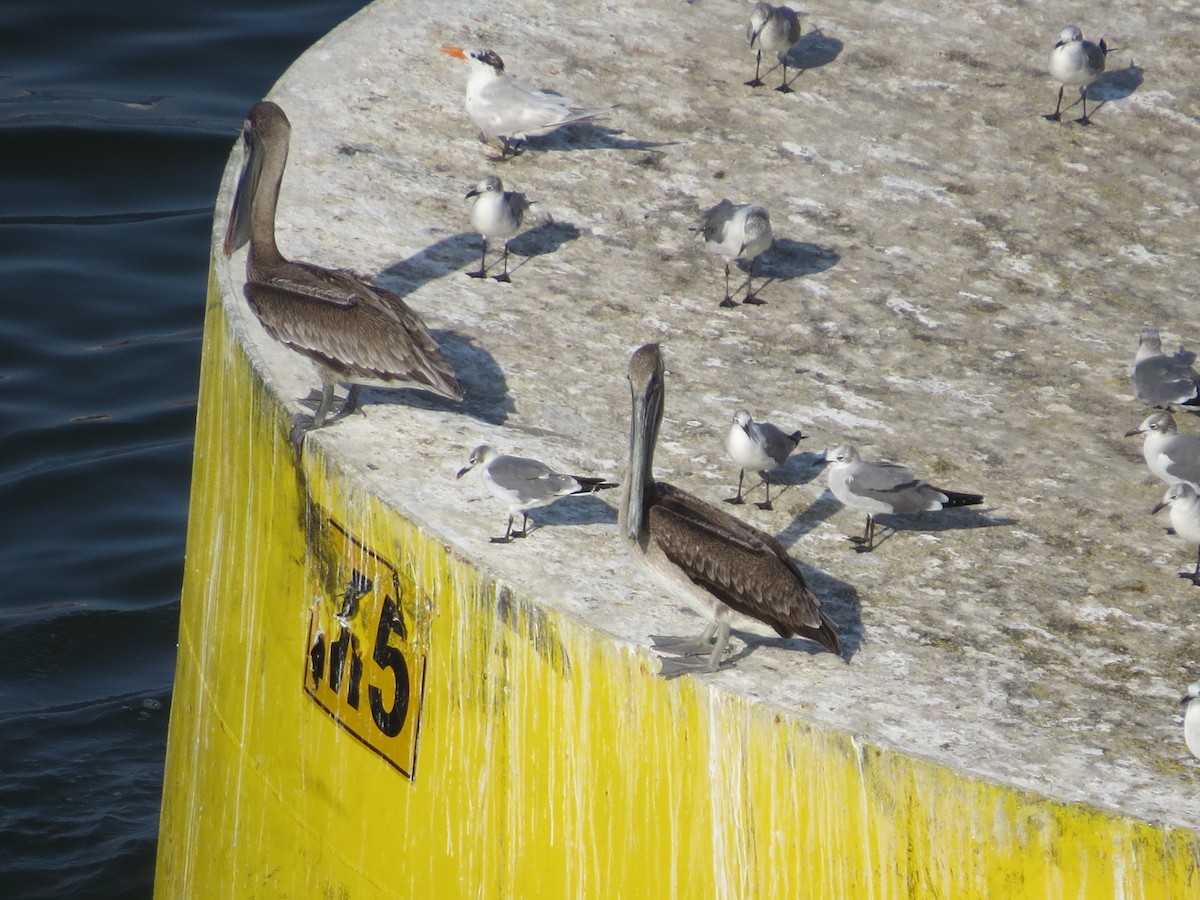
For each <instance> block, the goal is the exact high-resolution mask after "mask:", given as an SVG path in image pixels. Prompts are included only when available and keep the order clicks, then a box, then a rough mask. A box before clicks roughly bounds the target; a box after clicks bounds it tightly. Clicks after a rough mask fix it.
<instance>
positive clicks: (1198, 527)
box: [1150, 481, 1200, 586]
mask: <svg viewBox="0 0 1200 900" xmlns="http://www.w3.org/2000/svg"><path fill="white" fill-rule="evenodd" d="M1168 508H1169V509H1170V510H1171V513H1170V516H1171V527H1172V528H1174V529H1175V533H1176V534H1177V535H1179V537H1181V538H1182V539H1183V540H1185V541H1187V542H1188V543H1189V544H1191V545H1193V546H1195V547H1196V568H1195V570H1194V571H1192V572H1180V573H1179V577H1180V578H1187V579H1188V580H1189V581H1191V582H1192V584H1194V585H1198V586H1200V497H1197V496H1196V489H1195V488H1194V487H1192V486H1191V485H1190V484H1188V483H1187V482H1186V481H1177V482H1176V483H1175V484H1173V485H1171V486H1170V487H1169V488H1167V492H1166V494H1164V495H1163V498H1162V502H1161V503H1158V504H1157V505H1155V507H1154V509H1152V510H1150V515H1154V514H1155V513H1156V512H1158V511H1159V510H1161V509H1168Z"/></svg>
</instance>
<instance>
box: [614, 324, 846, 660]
mask: <svg viewBox="0 0 1200 900" xmlns="http://www.w3.org/2000/svg"><path fill="white" fill-rule="evenodd" d="M663 376H664V369H663V359H662V353H661V351H660V350H659V347H658V344H646V345H645V346H643V347H640V348H639V349H638V350H636V351H635V352H634V354H633V356H632V358H631V359H630V360H629V387H630V393H631V395H632V400H633V413H632V416H631V419H632V421H631V423H630V430H629V468H628V470H627V472H626V476H625V481H624V484H623V485H622V487H621V510H620V515H619V518H618V522H619V524H618V527H619V529H620V535H621V540H622V541H623V542H624V543H625V545H626V547H627V548H628V549H629V552H630V554H631V555H632V556H633V558H634V559H635V560H636V561H637V562H638V563H639V564H640V565H641V566H642V569H643V570H644V571H645V572H646V574H648V575H649V576H650V578H651V580H652V581H653V582H654V583H655V584H656V585H658V586H659V587H660V588H662V589H663V590H664V591H666V592H667V593H668V594H670V595H671V596H672V597H674V598H676V599H678V600H680V601H682V602H683V603H686V604H687V605H688V606H690V607H691V608H692V609H694V610H695V611H696V612H698V613H700V614H701V615H702V616H704V617H705V618H706V619H708V620H709V624H708V625H707V627H706V628H705V629H704V632H703V633H702V634H701V635H700V636H699V637H697V638H694V639H692V638H668V637H654V638H653V640H654V645H655V649H656V650H659V651H661V652H663V653H667V654H671V655H672V656H675V657H677V658H676V659H671V660H663V665H662V670H661V672H660V673H659V674H661V675H664V676H666V677H671V676H673V675H678V674H681V673H682V672H686V671H696V670H699V671H703V672H715V671H716V670H717V669H718V668H720V665H721V656H722V655H723V654H724V652H725V647H726V645H727V644H728V643H729V635H730V631H731V626H730V622H729V619H730V616H731V615H732V614H733V613H734V612H737V613H741V614H742V615H745V616H750V617H751V618H754V619H757V620H758V621H760V622H764V623H766V624H767V625H770V626H771V627H772V628H774V629H775V631H776V632H777V633H778V634H779V635H780V636H781V637H784V638H789V637H791V636H793V635H797V634H798V635H800V636H801V637H803V638H807V639H808V640H810V641H815V642H816V643H818V644H820V645H821V646H822V647H824V648H825V649H827V650H829V651H830V652H831V653H836V654H838V655H839V656H840V655H841V643H840V641H839V640H838V634H837V629H836V628H835V626H834V624H833V622H832V620H831V619H830V618H829V617H828V616H827V615H826V614H825V613H824V611H823V610H822V609H821V601H820V600H818V599H817V598H816V596H814V595H813V593H812V592H811V591H810V590H809V589H808V585H807V584H806V583H805V581H804V575H803V574H801V572H800V567H799V566H797V565H796V563H795V562H794V561H793V560H792V559H791V557H789V556H788V555H787V551H785V550H784V549H783V547H781V546H780V544H779V542H778V541H777V540H775V538H773V537H771V535H769V534H767V533H766V532H763V531H759V530H758V529H757V528H754V527H752V526H750V525H747V524H746V523H745V522H743V521H742V520H741V519H739V518H737V517H736V516H731V515H730V514H729V513H727V512H725V511H724V510H721V509H718V508H717V507H715V506H711V505H709V504H707V503H705V502H704V501H703V500H700V499H699V498H697V497H694V496H692V495H691V494H689V493H687V492H686V491H682V490H680V489H679V488H677V487H675V486H673V485H670V484H667V483H666V482H663V481H655V480H654V447H655V444H656V443H657V442H658V429H659V427H660V426H661V425H662V417H663V393H664V386H663Z"/></svg>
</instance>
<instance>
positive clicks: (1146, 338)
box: [1129, 325, 1200, 409]
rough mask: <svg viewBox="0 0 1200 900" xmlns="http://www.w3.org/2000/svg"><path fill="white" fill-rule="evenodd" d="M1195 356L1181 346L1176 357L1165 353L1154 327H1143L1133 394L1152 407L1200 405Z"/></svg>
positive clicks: (1133, 371)
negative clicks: (1193, 365)
mask: <svg viewBox="0 0 1200 900" xmlns="http://www.w3.org/2000/svg"><path fill="white" fill-rule="evenodd" d="M1195 358H1196V356H1195V354H1194V353H1187V352H1186V351H1184V349H1183V348H1182V347H1180V348H1179V350H1177V351H1176V353H1175V355H1174V356H1167V355H1166V354H1165V353H1163V351H1162V341H1161V340H1160V339H1159V336H1158V329H1157V328H1155V327H1154V326H1153V325H1146V326H1145V327H1143V328H1142V334H1141V337H1140V338H1139V339H1138V348H1137V354H1136V355H1135V356H1134V357H1133V365H1132V366H1130V368H1129V377H1130V379H1131V380H1132V381H1133V395H1134V396H1135V397H1137V399H1139V400H1141V401H1142V402H1143V403H1145V404H1147V405H1149V406H1157V407H1158V408H1159V409H1168V408H1170V407H1171V406H1190V407H1197V406H1200V399H1197V397H1198V396H1200V391H1198V390H1197V385H1200V375H1197V374H1196V370H1195V369H1193V368H1192V362H1193V360H1195Z"/></svg>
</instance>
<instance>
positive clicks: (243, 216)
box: [222, 122, 264, 256]
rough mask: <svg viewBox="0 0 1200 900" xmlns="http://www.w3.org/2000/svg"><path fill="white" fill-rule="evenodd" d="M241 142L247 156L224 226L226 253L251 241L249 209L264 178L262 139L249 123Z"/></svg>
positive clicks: (223, 248) (243, 131)
mask: <svg viewBox="0 0 1200 900" xmlns="http://www.w3.org/2000/svg"><path fill="white" fill-rule="evenodd" d="M242 143H243V144H244V146H245V159H244V160H243V161H242V174H241V175H240V176H238V184H237V190H235V191H234V194H233V206H231V207H230V210H229V225H228V227H226V229H225V242H224V244H223V245H222V250H223V251H224V253H225V255H226V256H229V255H230V254H231V253H233V252H234V251H235V250H237V249H239V248H240V247H243V246H245V244H246V242H247V241H249V240H250V218H251V217H250V210H251V208H252V207H253V205H254V195H255V194H257V193H258V182H259V180H260V179H261V177H262V167H263V156H264V154H263V149H262V141H260V140H259V139H258V135H257V134H256V133H255V131H254V129H253V128H252V127H251V125H250V123H249V122H247V123H246V125H245V126H244V128H243V129H242Z"/></svg>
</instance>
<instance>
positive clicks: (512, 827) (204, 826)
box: [156, 266, 1200, 898]
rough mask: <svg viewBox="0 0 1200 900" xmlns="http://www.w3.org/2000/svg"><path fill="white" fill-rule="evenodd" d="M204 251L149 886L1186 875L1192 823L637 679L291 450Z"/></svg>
mask: <svg viewBox="0 0 1200 900" xmlns="http://www.w3.org/2000/svg"><path fill="white" fill-rule="evenodd" d="M221 268H222V267H221V266H215V267H214V276H213V278H212V279H211V282H210V289H209V302H208V315H207V321H206V326H205V342H204V362H203V372H202V388H201V397H200V408H199V416H198V424H197V441H196V457H195V473H194V481H193V494H192V505H191V514H190V520H189V533H188V555H187V567H186V577H185V586H184V593H183V605H182V617H181V622H180V639H179V661H178V669H177V675H176V686H175V693H174V700H173V706H172V713H171V726H170V739H169V755H168V762H167V774H166V786H165V789H164V802H163V813H162V829H161V837H160V845H159V859H158V877H157V881H156V896H158V897H162V898H170V897H185V896H201V895H204V896H231V897H233V896H236V897H247V896H288V897H298V896H339V897H413V896H439V897H447V896H497V897H501V896H547V897H549V896H559V897H602V896H603V897H607V896H637V895H641V894H644V893H646V894H648V893H654V894H656V895H666V896H681V897H706V896H707V897H715V896H744V897H749V896H759V897H770V896H775V897H796V896H829V897H916V896H946V897H959V898H966V897H986V896H1050V897H1055V896H1061V897H1082V896H1124V897H1151V896H1180V897H1182V896H1195V895H1196V892H1197V891H1200V871H1198V868H1197V859H1198V858H1200V840H1198V839H1197V836H1196V835H1195V834H1194V833H1192V832H1190V831H1185V830H1179V829H1171V828H1157V827H1152V826H1150V825H1147V824H1144V823H1141V822H1138V821H1135V820H1132V819H1128V818H1124V817H1121V816H1117V815H1112V814H1109V813H1106V812H1101V811H1097V810H1095V809H1091V808H1088V807H1086V806H1082V805H1076V804H1067V803H1061V802H1056V801H1052V800H1048V799H1046V798H1043V797H1040V796H1037V795H1034V794H1032V793H1028V792H1024V791H1019V790H1013V789H1011V788H1007V787H1004V786H1001V785H997V784H994V783H990V782H988V781H985V780H981V779H979V778H976V777H973V776H971V775H970V774H969V773H962V772H957V771H953V770H951V769H948V768H946V767H943V766H940V765H937V764H934V763H932V762H929V761H927V760H925V759H922V758H919V757H914V756H910V755H906V754H903V753H898V752H895V751H893V750H890V749H887V748H884V747H880V746H876V745H872V744H870V743H867V742H864V741H862V740H860V739H859V738H857V737H856V736H855V735H853V734H843V733H837V732H834V731H830V730H828V729H825V728H822V727H818V726H815V725H814V724H812V723H810V722H807V721H805V720H803V719H802V718H799V717H797V716H795V715H793V714H784V713H782V712H780V711H778V710H776V709H773V708H772V707H770V706H768V705H766V704H763V703H759V702H755V701H753V700H750V699H747V698H745V697H742V696H739V695H736V694H732V693H728V692H726V691H724V690H722V689H720V688H719V687H716V686H712V685H710V684H708V683H706V682H704V681H702V680H697V679H680V680H677V681H673V682H665V681H663V680H661V679H659V678H657V677H656V676H655V674H654V668H655V667H654V664H653V663H652V662H651V660H650V658H649V656H648V654H646V653H645V652H633V651H631V650H630V649H629V648H628V647H626V646H623V645H621V644H619V643H617V642H614V641H612V640H610V639H609V638H608V637H607V636H605V635H603V634H601V633H598V632H596V631H594V630H593V629H591V628H589V627H587V626H586V625H584V624H582V623H581V622H579V621H578V620H576V619H575V618H574V617H572V616H570V615H566V614H564V613H562V612H560V611H558V610H556V609H554V608H553V606H551V605H547V604H544V603H543V602H541V601H540V600H539V598H534V597H526V596H521V595H519V594H517V593H515V592H514V591H512V590H510V589H509V588H508V587H506V586H505V584H503V583H502V582H501V581H499V580H498V579H497V578H495V577H494V576H493V575H491V574H490V573H488V572H486V571H484V570H483V569H481V568H480V567H479V566H478V565H476V564H474V563H472V561H471V560H470V559H469V558H467V557H466V555H465V554H463V553H461V552H459V551H457V550H456V549H454V548H452V547H450V546H448V545H447V544H446V542H445V541H444V540H443V539H442V538H441V537H440V536H439V535H438V534H437V533H435V532H434V531H433V530H431V529H429V528H427V527H422V526H418V525H417V524H414V522H413V521H412V520H411V519H409V518H406V517H405V516H404V515H402V514H400V513H399V512H397V511H396V510H395V509H390V508H388V507H387V506H386V505H385V504H383V503H382V502H381V501H380V500H378V499H377V498H376V497H374V496H371V495H370V494H369V493H367V492H366V491H364V489H363V486H362V482H361V479H360V478H359V477H358V475H357V474H356V472H355V471H354V470H353V469H351V468H349V467H347V466H346V465H345V464H343V463H342V462H341V461H340V460H338V459H334V458H331V457H328V456H326V455H324V454H323V453H322V452H321V450H320V444H319V442H312V443H311V444H310V445H309V448H308V449H306V452H305V454H304V458H303V459H302V460H299V461H298V460H297V457H296V455H295V453H294V452H293V450H292V449H291V446H290V444H289V443H288V440H287V433H288V427H289V424H290V423H289V417H288V415H287V413H286V411H285V409H284V406H283V404H282V403H281V402H280V401H279V399H278V397H277V396H276V394H275V393H274V388H273V387H272V386H270V385H268V384H267V383H266V382H265V381H264V380H263V378H262V376H261V374H260V372H259V371H257V370H256V366H255V365H254V363H253V362H252V359H251V355H250V353H249V352H248V350H247V348H246V346H245V345H244V344H243V343H242V341H241V337H240V335H239V334H238V333H237V332H238V329H237V328H236V327H234V326H232V325H231V322H230V319H229V317H228V316H227V312H228V309H229V305H230V304H232V303H240V302H241V300H240V298H238V297H235V296H233V295H232V294H231V293H229V285H228V284H227V283H224V282H223V280H222V278H221V277H219V274H218V273H219V272H220V270H221ZM348 599H350V600H354V601H356V602H355V603H354V604H353V605H352V607H350V606H347V600H348ZM389 603H391V604H392V606H389ZM393 606H394V608H395V611H393V608H392V607H393ZM339 611H340V612H341V613H342V614H343V615H342V618H341V620H339V618H338V617H337V614H338V613H339ZM339 647H340V650H339V649H337V648H339ZM339 659H340V662H338V661H337V660H339ZM402 682H403V683H404V684H407V686H408V690H407V691H406V692H405V691H402V690H400V687H401V686H402ZM398 711H399V712H400V713H402V715H401V716H400V718H402V719H403V721H402V722H397V712H398Z"/></svg>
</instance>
